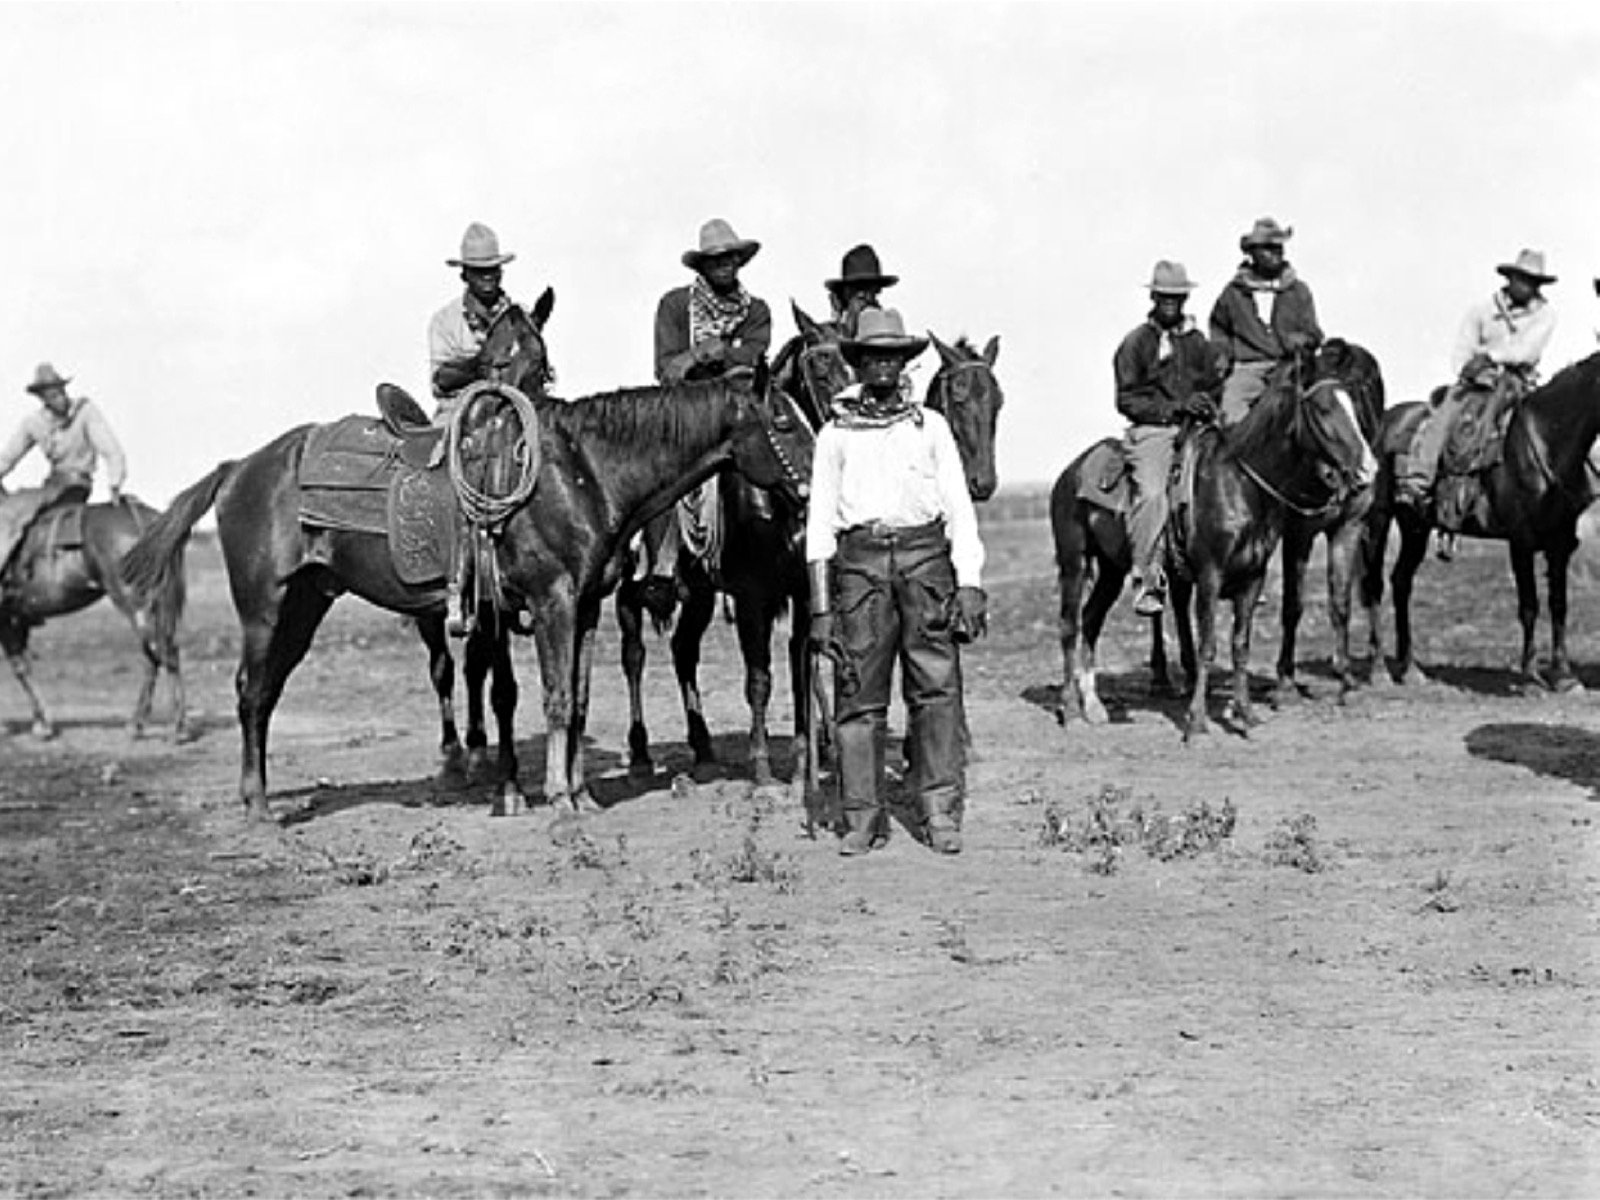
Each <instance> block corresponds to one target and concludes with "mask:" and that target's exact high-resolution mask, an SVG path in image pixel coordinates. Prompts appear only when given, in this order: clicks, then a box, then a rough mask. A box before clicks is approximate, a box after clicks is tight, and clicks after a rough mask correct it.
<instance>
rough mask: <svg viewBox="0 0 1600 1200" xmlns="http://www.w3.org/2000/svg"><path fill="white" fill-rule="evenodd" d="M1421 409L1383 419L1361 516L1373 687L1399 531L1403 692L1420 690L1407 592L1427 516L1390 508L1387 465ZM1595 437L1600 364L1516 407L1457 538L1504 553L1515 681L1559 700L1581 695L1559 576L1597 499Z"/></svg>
mask: <svg viewBox="0 0 1600 1200" xmlns="http://www.w3.org/2000/svg"><path fill="white" fill-rule="evenodd" d="M1426 411H1427V405H1426V404H1424V403H1422V402H1420V401H1414V402H1412V403H1409V404H1402V405H1398V406H1397V407H1395V408H1394V409H1392V410H1390V412H1389V413H1388V414H1387V415H1386V416H1385V417H1384V420H1383V425H1382V427H1381V429H1380V432H1379V435H1378V444H1377V450H1378V456H1379V461H1380V469H1379V472H1378V483H1377V488H1376V491H1375V494H1374V498H1373V503H1372V508H1371V511H1370V513H1369V514H1368V532H1367V547H1368V552H1367V555H1366V561H1365V564H1364V569H1363V576H1362V602H1363V603H1364V604H1365V606H1366V608H1367V613H1368V616H1369V618H1370V619H1371V621H1372V631H1373V632H1372V638H1373V670H1372V678H1373V682H1374V683H1377V684H1380V685H1381V684H1387V683H1389V682H1390V676H1389V674H1388V671H1387V669H1386V667H1385V665H1384V661H1383V648H1382V638H1381V634H1380V629H1381V620H1380V616H1379V606H1380V604H1381V602H1382V600H1383V559H1384V552H1385V549H1386V547H1387V544H1388V537H1389V525H1390V522H1391V521H1393V522H1394V523H1396V524H1397V525H1398V526H1399V529H1400V551H1399V554H1398V556H1397V557H1396V559H1395V563H1394V571H1393V573H1392V574H1391V575H1390V584H1391V585H1392V586H1393V588H1394V625H1395V658H1396V666H1397V672H1398V678H1399V681H1400V682H1401V683H1405V684H1411V683H1420V682H1422V681H1423V680H1424V678H1425V677H1424V675H1423V673H1422V670H1421V668H1420V667H1419V666H1418V665H1417V661H1416V651H1415V646H1414V645H1413V642H1412V635H1411V591H1412V582H1413V580H1414V579H1415V577H1416V573H1417V569H1418V568H1419V567H1420V566H1421V565H1422V560H1423V559H1424V558H1425V557H1426V555H1427V549H1428V532H1429V530H1430V529H1432V528H1433V517H1432V514H1431V513H1427V514H1423V513H1418V512H1417V511H1415V510H1414V509H1412V508H1410V507H1408V506H1398V505H1396V503H1395V495H1394V493H1395V458H1396V456H1397V455H1399V454H1403V453H1405V452H1406V450H1407V448H1408V447H1409V446H1410V444H1411V437H1412V435H1413V433H1414V432H1415V431H1416V428H1417V426H1418V425H1419V424H1420V423H1421V421H1422V417H1423V414H1424V413H1425V412H1426ZM1597 434H1600V354H1592V355H1590V356H1589V357H1588V358H1586V359H1583V360H1582V361H1581V362H1577V363H1573V364H1572V365H1571V366H1569V367H1567V368H1565V369H1564V370H1562V371H1561V372H1560V373H1559V374H1558V375H1556V376H1555V378H1553V379H1551V380H1550V382H1549V383H1547V384H1545V385H1544V386H1543V387H1540V388H1538V389H1536V390H1535V391H1533V392H1531V393H1529V394H1528V395H1527V396H1526V397H1524V398H1523V399H1522V400H1521V402H1520V403H1519V404H1518V405H1517V407H1516V410H1515V411H1514V413H1513V415H1512V417H1511V421H1510V424H1509V425H1508V426H1507V428H1506V433H1505V440H1504V444H1503V447H1502V454H1501V459H1500V461H1499V462H1498V463H1497V464H1495V465H1494V466H1493V467H1491V468H1489V469H1488V470H1487V471H1485V472H1484V473H1483V474H1482V475H1481V476H1480V481H1481V484H1482V502H1481V503H1480V504H1479V505H1478V507H1477V509H1476V510H1475V511H1474V512H1472V513H1470V514H1469V518H1468V520H1467V522H1466V523H1465V524H1464V525H1463V527H1462V529H1461V532H1462V533H1464V534H1466V535H1467V536H1468V537H1480V538H1493V539H1495V540H1497V541H1504V542H1506V543H1507V544H1508V546H1509V548H1510V552H1511V573H1512V576H1513V577H1514V578H1515V580H1516V585H1517V620H1518V622H1519V624H1520V625H1521V627H1522V658H1521V668H1520V670H1521V676H1522V679H1523V680H1524V681H1525V682H1526V683H1529V684H1532V685H1534V686H1536V687H1541V688H1542V687H1550V688H1554V689H1556V690H1560V691H1566V690H1571V689H1574V688H1577V687H1578V686H1579V683H1578V678H1577V676H1576V675H1574V674H1573V671H1572V665H1571V663H1570V662H1569V661H1568V658H1567V567H1568V564H1569V562H1570V560H1571V558H1572V553H1573V551H1574V550H1576V549H1577V547H1578V517H1579V516H1580V515H1581V514H1582V513H1583V510H1584V509H1585V508H1586V507H1587V506H1588V505H1589V502H1590V501H1591V500H1593V499H1594V498H1595V495H1596V491H1597V488H1596V485H1595V481H1594V476H1593V474H1592V469H1591V468H1590V467H1589V465H1588V463H1589V453H1590V451H1591V449H1592V448H1593V446H1594V442H1595V438H1596V436H1597ZM1539 554H1543V555H1544V558H1545V577H1546V581H1547V583H1548V586H1549V593H1550V595H1549V606H1550V669H1549V673H1548V676H1542V675H1541V674H1540V673H1539V670H1538V667H1537V665H1536V657H1537V656H1536V653H1535V645H1534V632H1535V627H1536V625H1537V623H1538V620H1539V585H1538V582H1537V580H1536V578H1535V573H1534V566H1535V557H1536V556H1537V555H1539Z"/></svg>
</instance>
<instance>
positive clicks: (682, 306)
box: [644, 218, 772, 611]
mask: <svg viewBox="0 0 1600 1200" xmlns="http://www.w3.org/2000/svg"><path fill="white" fill-rule="evenodd" d="M760 249H761V243H760V242H756V241H750V240H748V239H745V238H741V237H740V236H739V235H738V234H736V233H735V232H734V231H733V227H732V226H731V225H729V224H728V222H726V221H724V220H722V219H720V218H713V219H712V220H709V221H707V222H706V223H705V224H704V225H702V226H701V227H700V244H699V246H698V247H696V248H694V249H691V250H685V251H684V252H683V256H682V261H683V265H684V266H686V267H688V268H689V269H690V270H691V271H693V272H694V273H695V277H694V279H693V280H692V281H690V282H689V283H687V284H685V285H683V286H682V287H676V288H673V289H672V290H671V291H669V292H667V293H666V294H665V295H664V296H662V297H661V300H660V302H659V303H658V304H657V305H656V332H655V358H656V380H657V382H659V383H662V384H665V385H666V386H668V387H673V386H676V385H678V384H681V383H686V382H694V381H698V380H704V379H717V378H719V377H721V376H723V375H726V374H728V373H729V372H731V371H736V370H741V369H746V370H748V369H753V368H754V367H755V365H756V363H757V362H759V361H760V360H761V359H762V358H764V357H765V356H766V353H767V347H768V346H769V345H771V343H772V310H771V309H769V308H768V307H767V302H766V301H765V300H762V299H761V298H760V297H759V296H752V295H751V294H750V293H749V291H747V290H746V289H745V287H744V285H743V284H742V283H740V282H739V272H740V271H741V270H742V269H743V268H744V265H745V264H746V263H748V262H749V261H750V260H751V259H752V258H754V257H755V256H756V253H757V251H759V250H760ZM715 505H716V480H714V479H709V480H707V481H706V483H705V484H704V485H703V486H701V487H700V488H699V489H698V490H697V491H695V492H692V493H690V494H689V495H688V496H685V497H684V498H683V499H682V500H681V501H679V504H678V507H677V509H676V510H674V511H673V512H671V513H669V514H668V515H667V516H666V517H665V518H661V519H658V520H657V521H655V522H653V523H652V524H653V527H654V528H653V529H652V530H649V531H647V535H646V537H645V539H644V541H645V547H646V557H647V559H648V564H647V566H648V572H647V573H648V578H647V579H646V580H645V592H646V597H647V599H646V602H647V603H649V604H650V605H651V607H652V608H653V609H656V610H658V611H659V610H661V609H662V608H663V606H664V607H666V608H667V609H668V610H669V611H670V606H671V603H672V600H671V597H672V596H673V595H674V594H675V593H674V589H673V586H672V577H673V572H674V570H675V568H676V565H677V558H678V547H679V544H680V530H679V524H680V522H681V521H682V520H684V519H688V520H691V521H693V522H695V523H697V524H700V525H707V524H708V523H710V522H714V521H715V520H716V515H715V514H716V508H715Z"/></svg>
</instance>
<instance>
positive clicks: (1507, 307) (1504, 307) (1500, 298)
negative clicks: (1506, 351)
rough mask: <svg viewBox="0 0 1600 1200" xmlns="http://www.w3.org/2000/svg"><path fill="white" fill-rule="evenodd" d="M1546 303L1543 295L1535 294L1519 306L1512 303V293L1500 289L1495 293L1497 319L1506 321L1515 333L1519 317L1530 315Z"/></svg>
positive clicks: (1507, 325)
mask: <svg viewBox="0 0 1600 1200" xmlns="http://www.w3.org/2000/svg"><path fill="white" fill-rule="evenodd" d="M1544 303H1545V299H1544V297H1543V296H1535V297H1534V298H1533V299H1532V300H1530V301H1528V303H1527V304H1525V305H1523V306H1522V307H1520V308H1519V307H1517V306H1516V305H1515V304H1513V303H1511V295H1510V293H1508V292H1505V291H1498V292H1496V293H1495V294H1494V315H1495V318H1496V319H1497V320H1500V321H1504V322H1505V323H1506V328H1507V329H1509V330H1510V331H1511V332H1512V333H1515V332H1516V331H1517V321H1518V319H1519V318H1521V317H1526V316H1529V315H1530V314H1532V313H1533V312H1534V311H1535V310H1537V309H1538V308H1540V307H1542V306H1543V305H1544Z"/></svg>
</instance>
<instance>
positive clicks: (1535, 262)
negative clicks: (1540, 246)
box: [1495, 250, 1556, 284]
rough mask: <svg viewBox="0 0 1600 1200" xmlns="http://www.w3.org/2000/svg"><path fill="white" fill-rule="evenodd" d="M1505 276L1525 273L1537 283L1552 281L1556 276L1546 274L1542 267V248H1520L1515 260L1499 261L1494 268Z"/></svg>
mask: <svg viewBox="0 0 1600 1200" xmlns="http://www.w3.org/2000/svg"><path fill="white" fill-rule="evenodd" d="M1495 270H1496V271H1499V272H1500V274H1502V275H1505V276H1508V277H1509V276H1512V275H1525V276H1527V277H1528V278H1529V279H1531V280H1533V281H1534V282H1535V283H1538V284H1546V283H1554V282H1555V281H1556V277H1555V276H1554V275H1549V274H1546V272H1545V269H1544V251H1543V250H1520V251H1518V252H1517V261H1516V262H1508V263H1501V264H1500V265H1499V266H1498V267H1496V268H1495Z"/></svg>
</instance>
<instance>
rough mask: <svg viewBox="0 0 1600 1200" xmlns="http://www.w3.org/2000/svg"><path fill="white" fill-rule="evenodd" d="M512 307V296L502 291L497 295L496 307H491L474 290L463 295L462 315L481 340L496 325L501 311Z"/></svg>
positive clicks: (468, 326)
mask: <svg viewBox="0 0 1600 1200" xmlns="http://www.w3.org/2000/svg"><path fill="white" fill-rule="evenodd" d="M510 307H511V297H510V296H508V295H506V294H505V293H504V292H500V293H498V294H497V295H496V297H495V302H494V307H493V308H490V307H489V306H488V305H486V304H484V302H483V301H482V300H479V299H478V297H477V296H476V295H475V294H474V293H472V292H470V291H469V292H465V293H463V295H462V303H461V315H462V317H463V318H464V319H465V320H466V322H467V328H468V329H470V330H472V332H473V333H474V334H476V335H477V336H478V338H479V339H480V340H482V338H483V337H484V336H485V335H486V334H487V333H488V332H489V330H490V329H492V328H493V327H494V323H495V320H496V319H497V318H498V317H499V316H500V314H501V313H503V312H505V310H506V309H508V308H510Z"/></svg>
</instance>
